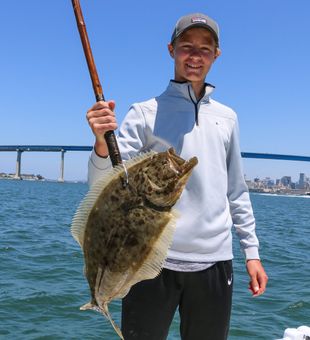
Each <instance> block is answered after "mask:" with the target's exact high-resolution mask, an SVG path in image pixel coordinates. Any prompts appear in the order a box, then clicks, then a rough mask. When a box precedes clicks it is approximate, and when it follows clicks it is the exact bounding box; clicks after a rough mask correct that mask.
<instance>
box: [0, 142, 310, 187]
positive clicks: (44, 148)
mask: <svg viewBox="0 0 310 340" xmlns="http://www.w3.org/2000/svg"><path fill="white" fill-rule="evenodd" d="M92 148H93V147H92V146H86V145H85V146H75V145H0V151H3V152H17V160H16V173H15V178H17V179H20V178H21V155H22V153H23V152H61V165H60V177H59V181H60V182H63V181H64V154H65V152H67V151H91V150H92ZM241 156H242V157H243V158H259V159H277V160H286V161H303V162H310V156H297V155H283V154H273V153H258V152H241Z"/></svg>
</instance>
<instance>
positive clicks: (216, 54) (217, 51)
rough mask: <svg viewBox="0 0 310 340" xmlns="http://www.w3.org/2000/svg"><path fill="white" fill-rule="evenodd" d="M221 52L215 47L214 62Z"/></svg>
mask: <svg viewBox="0 0 310 340" xmlns="http://www.w3.org/2000/svg"><path fill="white" fill-rule="evenodd" d="M221 53H222V51H221V50H220V49H219V48H218V47H217V48H216V52H215V57H214V60H215V59H217V58H218V57H219V56H220V55H221Z"/></svg>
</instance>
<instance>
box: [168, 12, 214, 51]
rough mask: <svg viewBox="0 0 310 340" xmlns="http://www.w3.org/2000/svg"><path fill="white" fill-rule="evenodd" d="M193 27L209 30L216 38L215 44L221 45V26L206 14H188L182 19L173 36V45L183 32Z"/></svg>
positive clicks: (178, 22)
mask: <svg viewBox="0 0 310 340" xmlns="http://www.w3.org/2000/svg"><path fill="white" fill-rule="evenodd" d="M193 27H203V28H206V29H208V30H209V31H210V32H211V33H212V34H213V35H214V38H215V42H216V43H217V45H218V44H219V26H218V24H217V23H216V21H214V20H213V19H211V18H210V17H208V16H207V15H205V14H202V13H193V14H188V15H185V16H183V17H181V18H180V19H179V20H178V21H177V23H176V25H175V28H174V30H173V33H172V36H171V44H172V43H173V41H174V40H175V39H176V38H177V37H179V36H180V35H181V34H182V33H183V32H185V31H186V30H188V29H190V28H193Z"/></svg>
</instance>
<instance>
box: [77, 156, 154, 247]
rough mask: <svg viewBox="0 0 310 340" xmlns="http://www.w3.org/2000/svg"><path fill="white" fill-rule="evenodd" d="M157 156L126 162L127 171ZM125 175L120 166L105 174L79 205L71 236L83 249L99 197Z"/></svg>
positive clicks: (137, 158)
mask: <svg viewBox="0 0 310 340" xmlns="http://www.w3.org/2000/svg"><path fill="white" fill-rule="evenodd" d="M155 154H156V152H154V151H150V152H146V153H142V154H140V155H138V156H135V157H133V158H132V159H129V160H128V161H126V169H127V170H128V169H130V168H131V167H132V166H134V165H136V164H138V163H140V162H143V161H144V160H145V159H146V158H148V157H152V156H154V155H155ZM122 173H124V167H123V166H122V165H118V166H116V167H114V168H112V169H110V170H109V171H107V172H105V173H104V174H103V176H102V177H101V178H100V179H98V180H97V181H96V182H95V183H94V184H93V185H92V187H91V188H90V190H89V191H88V193H87V194H86V196H85V197H84V199H83V200H82V201H81V203H80V204H79V206H78V208H77V210H76V212H75V214H74V216H73V219H72V223H71V234H72V236H73V238H74V239H75V240H76V241H77V243H79V245H80V246H81V248H82V249H83V244H84V235H85V229H86V226H87V221H88V217H89V214H90V212H91V211H92V209H93V207H94V205H95V203H96V201H97V199H98V197H99V196H100V194H101V193H102V191H103V190H104V189H105V187H106V186H107V185H109V184H110V182H111V181H112V180H114V179H116V178H118V177H120V175H121V174H122Z"/></svg>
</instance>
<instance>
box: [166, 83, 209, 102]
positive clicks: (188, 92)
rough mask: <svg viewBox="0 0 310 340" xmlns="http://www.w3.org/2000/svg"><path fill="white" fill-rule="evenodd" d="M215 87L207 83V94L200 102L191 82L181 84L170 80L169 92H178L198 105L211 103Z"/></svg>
mask: <svg viewBox="0 0 310 340" xmlns="http://www.w3.org/2000/svg"><path fill="white" fill-rule="evenodd" d="M214 88H215V86H213V85H211V84H208V83H205V93H204V95H203V97H202V98H201V99H200V100H197V98H196V96H195V93H194V90H193V87H192V84H191V83H190V82H179V81H175V80H170V83H169V85H168V88H167V90H168V91H169V90H172V91H174V92H175V91H177V92H179V93H180V95H181V96H182V97H184V98H186V99H188V100H190V101H191V102H193V103H194V104H198V102H209V101H210V94H211V93H212V92H213V90H214Z"/></svg>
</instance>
